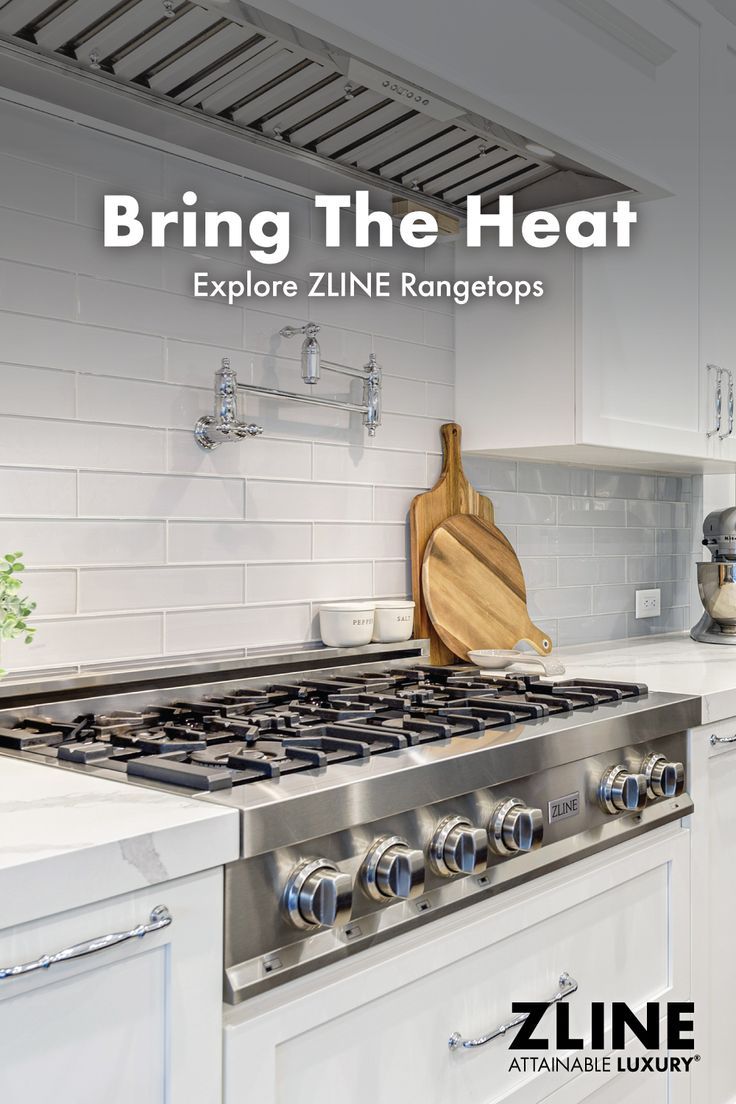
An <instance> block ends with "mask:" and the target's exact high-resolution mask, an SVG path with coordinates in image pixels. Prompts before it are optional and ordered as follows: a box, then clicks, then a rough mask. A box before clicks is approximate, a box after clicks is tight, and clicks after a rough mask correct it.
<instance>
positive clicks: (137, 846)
mask: <svg viewBox="0 0 736 1104" xmlns="http://www.w3.org/2000/svg"><path fill="white" fill-rule="evenodd" d="M238 853H239V822H238V814H237V812H235V810H232V809H226V808H225V807H223V806H218V805H215V804H212V803H208V802H202V801H198V800H196V799H193V798H189V797H183V796H178V795H175V794H169V793H164V792H162V791H157V790H154V789H147V788H145V787H141V786H132V785H124V784H121V783H119V782H115V781H109V780H107V779H102V778H96V777H94V776H82V775H80V774H79V773H78V772H72V771H65V770H60V769H59V768H55V767H51V766H43V765H39V764H35V763H28V762H25V761H21V760H18V759H13V758H11V757H6V756H0V930H2V929H3V928H5V927H8V926H11V925H14V924H19V923H23V922H25V921H28V920H32V919H36V918H39V917H42V916H48V915H51V914H53V913H55V912H61V911H64V910H65V909H67V908H74V907H78V906H79V905H82V904H86V903H89V902H92V901H97V900H103V899H105V898H107V897H112V896H117V895H118V894H122V893H126V892H129V891H131V890H135V889H140V888H142V887H144V886H149V885H155V884H158V883H160V882H164V881H168V880H169V879H173V878H180V877H185V876H186V875H188V874H193V873H195V872H198V871H200V870H206V869H209V868H211V867H214V866H220V865H223V864H224V863H227V862H232V861H233V860H234V859H235V858H237V856H238Z"/></svg>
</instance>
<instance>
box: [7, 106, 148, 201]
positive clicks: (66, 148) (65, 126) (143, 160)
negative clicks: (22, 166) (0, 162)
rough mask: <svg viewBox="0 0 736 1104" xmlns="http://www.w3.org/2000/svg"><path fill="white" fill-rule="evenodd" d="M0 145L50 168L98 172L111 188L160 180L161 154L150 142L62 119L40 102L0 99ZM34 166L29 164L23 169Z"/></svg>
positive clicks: (96, 174)
mask: <svg viewBox="0 0 736 1104" xmlns="http://www.w3.org/2000/svg"><path fill="white" fill-rule="evenodd" d="M0 134H2V148H3V151H4V152H6V153H9V154H12V155H13V156H14V157H22V158H26V159H27V160H28V161H29V162H40V163H41V164H43V165H48V166H51V167H53V168H54V169H59V170H62V171H66V172H72V173H81V174H83V175H85V176H93V177H100V178H104V179H105V180H109V181H111V182H112V183H114V185H115V187H114V190H115V191H127V190H130V191H132V192H135V191H136V188H137V187H138V185H139V183H140V181H141V180H145V181H146V187H147V189H148V190H149V191H159V190H160V188H161V186H162V183H163V155H162V154H161V153H159V151H158V150H156V149H154V148H152V147H151V146H146V145H144V144H143V143H141V142H134V141H131V140H129V139H127V138H119V137H117V136H116V135H112V134H107V133H106V132H105V131H104V130H102V129H101V128H99V129H98V128H97V127H95V126H93V125H88V124H86V123H81V122H76V121H75V122H71V121H69V120H66V119H62V118H61V117H60V116H59V115H55V114H52V113H50V112H48V111H45V110H43V109H42V108H32V107H26V106H25V105H23V106H21V105H20V104H15V103H11V102H10V101H9V100H7V99H3V100H0ZM34 171H35V165H34V166H31V167H30V168H29V173H31V174H32V173H33V172H34Z"/></svg>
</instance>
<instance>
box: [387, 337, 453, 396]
mask: <svg viewBox="0 0 736 1104" xmlns="http://www.w3.org/2000/svg"><path fill="white" fill-rule="evenodd" d="M373 348H374V351H375V354H376V356H377V357H378V362H379V364H380V365H381V366H382V368H383V370H384V372H388V373H390V374H391V375H392V376H406V377H407V378H408V379H416V380H426V381H427V382H429V383H444V384H447V385H448V386H450V387H451V386H452V385H453V384H454V382H455V359H454V355H453V352H452V349H449V348H448V349H443V348H434V347H432V346H431V345H420V344H416V343H414V342H411V341H408V340H403V341H400V340H394V339H392V338H388V337H381V336H374V338H373Z"/></svg>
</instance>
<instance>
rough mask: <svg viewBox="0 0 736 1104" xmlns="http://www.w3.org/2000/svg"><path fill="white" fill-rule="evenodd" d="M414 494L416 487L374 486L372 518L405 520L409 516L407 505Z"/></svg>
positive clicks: (375, 519) (376, 519) (377, 519)
mask: <svg viewBox="0 0 736 1104" xmlns="http://www.w3.org/2000/svg"><path fill="white" fill-rule="evenodd" d="M416 494H417V489H416V487H375V488H374V490H373V520H374V521H404V522H405V521H406V520H407V518H408V516H409V507H410V506H411V503H412V501H413V499H414V498H415V497H416Z"/></svg>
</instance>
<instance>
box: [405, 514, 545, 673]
mask: <svg viewBox="0 0 736 1104" xmlns="http://www.w3.org/2000/svg"><path fill="white" fill-rule="evenodd" d="M422 591H423V594H424V601H425V603H426V607H427V611H428V613H429V616H430V618H431V619H432V623H433V625H434V628H435V630H436V632H437V634H438V636H439V637H440V639H441V640H442V642H443V643H444V645H445V646H446V647H447V648H448V649H449V650H450V651H451V652H453V653H454V654H455V655H458V656H460V658H461V659H464V660H467V658H468V652H470V651H473V650H474V649H481V648H514V647H515V646H516V645H517V644H518V643H519V641H521V640H526V641H528V642H529V643H530V644H531V645H532V647H533V648H535V649H536V651H537V652H539V653H540V655H547V654H548V653H549V652H551V650H552V641H551V640H550V638H549V637H548V636H547V635H546V633H543V632H542V631H541V629H538V628H537V626H536V625H534V624H532V622H531V620H530V618H529V613H528V611H527V608H526V587H525V585H524V575H523V573H522V570H521V564H520V563H519V561H518V559H517V557H516V553H515V552H514V550H513V548H512V547H511V545H510V544H509V542H508V540H507V539H506V537H505V536H504V535H503V533H502V532H501V530H500V529H497V528H496V526H495V525H494V524H493V523H492V522H488V521H487V520H484V519H483V518H481V517H476V516H473V515H469V514H465V515H463V514H456V515H455V516H454V517H451V518H447V520H446V521H443V522H442V523H441V524H440V525H439V526H438V527H437V528H436V529H435V531H434V533H433V534H432V536H431V537H430V539H429V540H428V542H427V547H426V549H425V552H424V561H423V564H422Z"/></svg>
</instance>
